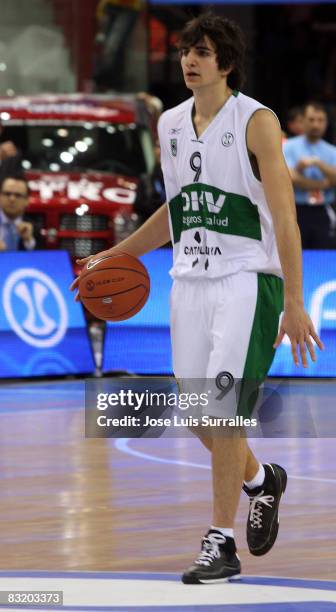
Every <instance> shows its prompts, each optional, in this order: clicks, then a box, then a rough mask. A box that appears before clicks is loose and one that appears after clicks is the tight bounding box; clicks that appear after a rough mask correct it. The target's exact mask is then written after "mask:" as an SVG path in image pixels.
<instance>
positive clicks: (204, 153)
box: [159, 92, 282, 278]
mask: <svg viewBox="0 0 336 612" xmlns="http://www.w3.org/2000/svg"><path fill="white" fill-rule="evenodd" d="M193 104H194V99H193V98H190V99H189V100H187V101H186V102H183V103H182V104H179V105H178V106H176V107H175V108H172V109H170V110H168V111H166V112H165V113H163V115H162V116H161V118H160V121H159V137H160V145H161V164H162V170H163V175H164V182H165V188H166V196H167V203H168V208H169V223H170V232H171V239H172V243H173V247H174V265H173V268H172V271H171V274H172V276H173V277H174V278H178V277H185V278H218V277H221V276H227V275H229V274H235V273H237V272H239V271H240V270H245V271H254V272H264V273H268V274H275V275H277V276H282V273H281V266H280V261H279V256H278V251H277V246H276V241H275V235H274V229H273V223H272V218H271V213H270V210H269V208H268V205H267V202H266V198H265V193H264V189H263V186H262V183H261V181H259V180H258V179H257V178H256V177H255V176H254V174H253V170H252V167H251V162H250V159H249V155H248V150H247V146H246V129H247V124H248V122H249V120H250V118H251V116H252V115H253V114H254V113H255V112H256V111H257V110H258V109H262V108H266V107H264V106H262V105H261V104H260V103H259V102H257V101H256V100H253V99H252V98H249V97H248V96H245V95H244V94H242V93H240V92H234V93H233V94H232V95H231V97H230V98H229V99H228V100H227V102H226V103H225V104H224V106H223V107H222V108H221V110H220V111H219V112H218V113H217V115H216V117H215V118H214V119H213V121H212V122H211V123H210V125H209V126H208V127H207V129H206V130H205V131H204V132H203V134H202V135H201V136H200V137H199V138H198V137H197V135H196V134H195V129H194V125H193V122H192V109H193Z"/></svg>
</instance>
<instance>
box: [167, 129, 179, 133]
mask: <svg viewBox="0 0 336 612" xmlns="http://www.w3.org/2000/svg"><path fill="white" fill-rule="evenodd" d="M181 131H182V128H170V130H169V132H168V133H169V134H179V133H180V132H181Z"/></svg>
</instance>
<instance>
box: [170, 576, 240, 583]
mask: <svg viewBox="0 0 336 612" xmlns="http://www.w3.org/2000/svg"><path fill="white" fill-rule="evenodd" d="M240 579H241V574H233V575H232V576H227V577H226V578H212V579H211V578H210V579H209V580H203V579H200V578H192V577H190V578H189V577H187V578H184V577H182V582H183V584H219V583H221V582H222V583H224V582H230V581H231V580H235V581H236V580H240Z"/></svg>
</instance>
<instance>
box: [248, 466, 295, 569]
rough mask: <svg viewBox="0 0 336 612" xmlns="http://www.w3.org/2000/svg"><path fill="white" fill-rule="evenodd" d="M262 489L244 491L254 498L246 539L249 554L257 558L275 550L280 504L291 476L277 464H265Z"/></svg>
mask: <svg viewBox="0 0 336 612" xmlns="http://www.w3.org/2000/svg"><path fill="white" fill-rule="evenodd" d="M264 468H265V480H264V484H263V485H262V486H261V487H256V488H255V489H248V487H246V486H245V485H244V487H243V489H244V491H245V492H246V493H247V495H248V496H249V498H250V509H249V515H248V518H247V526H246V537H247V544H248V547H249V551H250V553H251V554H252V555H255V556H257V557H259V556H261V555H265V554H266V553H267V552H268V551H269V550H271V548H272V546H273V544H274V542H275V540H276V538H277V535H278V530H279V505H280V500H281V497H282V495H283V493H284V492H285V490H286V484H287V474H286V471H285V470H284V468H282V467H281V466H280V465H277V464H276V463H265V464H264Z"/></svg>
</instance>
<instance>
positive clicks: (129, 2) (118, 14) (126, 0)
mask: <svg viewBox="0 0 336 612" xmlns="http://www.w3.org/2000/svg"><path fill="white" fill-rule="evenodd" d="M141 8H142V0H100V2H99V3H98V7H97V19H98V28H99V31H98V34H97V37H96V41H97V42H98V43H99V45H101V46H102V52H101V57H99V58H97V60H96V64H97V65H96V66H95V68H94V73H93V80H94V81H95V83H96V85H97V87H98V88H99V89H120V90H122V89H123V85H124V83H123V75H124V73H125V68H124V65H125V53H126V50H127V45H128V42H129V36H130V34H131V32H132V30H133V28H134V26H135V24H136V22H137V19H138V16H139V13H140V10H141Z"/></svg>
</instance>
